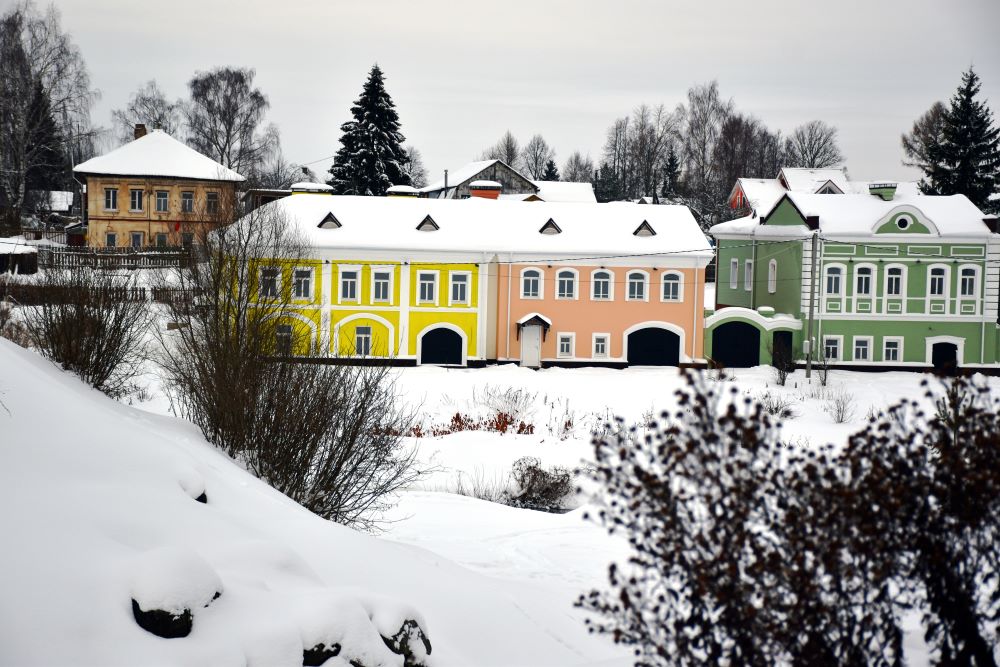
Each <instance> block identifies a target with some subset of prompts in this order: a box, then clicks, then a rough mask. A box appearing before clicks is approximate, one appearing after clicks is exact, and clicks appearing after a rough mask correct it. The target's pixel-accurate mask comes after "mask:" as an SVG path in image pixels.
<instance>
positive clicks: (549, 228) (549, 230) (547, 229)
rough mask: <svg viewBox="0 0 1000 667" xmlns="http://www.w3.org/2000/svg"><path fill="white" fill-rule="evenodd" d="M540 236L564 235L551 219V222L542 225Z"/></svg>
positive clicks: (539, 231)
mask: <svg viewBox="0 0 1000 667" xmlns="http://www.w3.org/2000/svg"><path fill="white" fill-rule="evenodd" d="M538 233H539V234H546V235H552V234H562V229H561V228H560V227H559V225H557V224H556V221H555V220H553V219H552V218H549V221H548V222H546V223H545V224H544V225H542V228H541V229H539V230H538Z"/></svg>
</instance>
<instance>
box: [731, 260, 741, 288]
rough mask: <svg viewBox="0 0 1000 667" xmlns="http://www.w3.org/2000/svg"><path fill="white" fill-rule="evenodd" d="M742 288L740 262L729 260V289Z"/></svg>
mask: <svg viewBox="0 0 1000 667" xmlns="http://www.w3.org/2000/svg"><path fill="white" fill-rule="evenodd" d="M739 287H740V260H738V259H731V260H729V289H739Z"/></svg>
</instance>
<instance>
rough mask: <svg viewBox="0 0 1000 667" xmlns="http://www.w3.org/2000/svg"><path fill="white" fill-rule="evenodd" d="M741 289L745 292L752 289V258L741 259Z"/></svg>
mask: <svg viewBox="0 0 1000 667" xmlns="http://www.w3.org/2000/svg"><path fill="white" fill-rule="evenodd" d="M743 282H744V283H745V284H744V285H743V289H744V290H745V291H747V292H749V291H750V290H752V289H753V260H752V259H745V260H743Z"/></svg>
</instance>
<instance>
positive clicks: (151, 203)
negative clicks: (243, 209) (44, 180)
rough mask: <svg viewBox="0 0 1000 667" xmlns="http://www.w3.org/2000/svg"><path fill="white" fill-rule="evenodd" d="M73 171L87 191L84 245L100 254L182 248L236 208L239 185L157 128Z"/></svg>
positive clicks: (230, 173)
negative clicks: (108, 250) (129, 249)
mask: <svg viewBox="0 0 1000 667" xmlns="http://www.w3.org/2000/svg"><path fill="white" fill-rule="evenodd" d="M135 137H136V138H135V140H134V141H131V142H129V143H127V144H125V145H124V146H122V147H121V148H118V149H115V150H113V151H111V152H110V153H106V154H105V155H102V156H100V157H96V158H93V159H90V160H87V161H86V162H83V163H82V164H79V165H77V166H76V167H74V168H73V172H74V174H76V177H77V178H78V179H81V180H84V181H85V185H86V190H87V205H86V210H87V224H88V230H87V243H88V245H90V246H92V247H99V248H112V247H117V248H124V247H132V248H148V247H168V246H182V245H184V246H186V245H189V244H190V243H191V242H192V241H193V240H194V239H195V238H197V235H198V231H199V229H200V228H201V227H202V226H203V225H204V224H205V223H206V222H211V221H217V220H219V219H220V217H222V216H224V215H225V214H226V213H227V212H231V211H232V210H233V209H234V207H235V204H236V184H237V183H240V182H242V181H244V180H245V179H244V178H243V177H242V176H241V175H239V174H238V173H236V172H235V171H233V170H232V169H228V168H226V167H224V166H223V165H221V164H219V163H218V162H216V161H214V160H212V159H210V158H208V157H206V156H204V155H202V154H201V153H199V152H197V151H195V150H193V149H191V148H189V147H188V146H186V145H184V144H183V143H181V142H179V141H177V140H176V139H174V138H173V137H171V136H170V135H169V134H167V133H166V132H163V131H162V130H153V131H152V132H150V133H148V134H147V133H146V130H145V126H142V125H137V126H136V132H135Z"/></svg>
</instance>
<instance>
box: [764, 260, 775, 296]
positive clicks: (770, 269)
mask: <svg viewBox="0 0 1000 667" xmlns="http://www.w3.org/2000/svg"><path fill="white" fill-rule="evenodd" d="M767 291H768V292H770V293H771V294H774V293H775V292H777V291H778V260H776V259H772V260H771V261H770V262H768V263H767Z"/></svg>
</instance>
